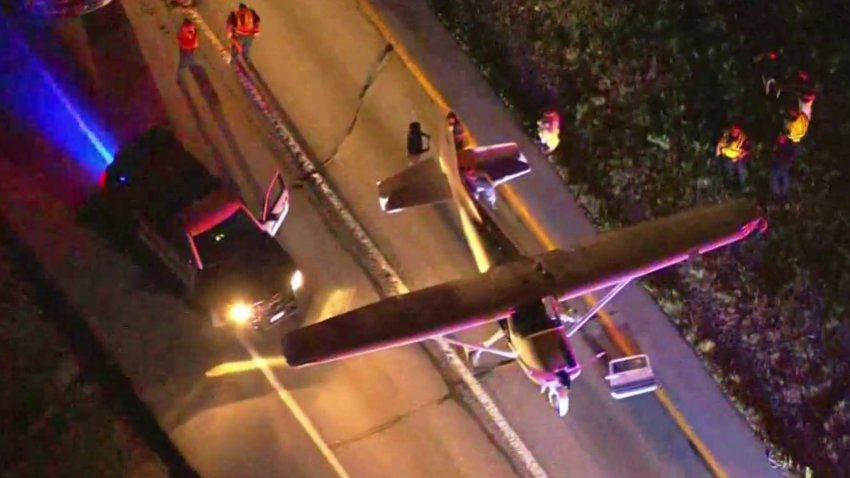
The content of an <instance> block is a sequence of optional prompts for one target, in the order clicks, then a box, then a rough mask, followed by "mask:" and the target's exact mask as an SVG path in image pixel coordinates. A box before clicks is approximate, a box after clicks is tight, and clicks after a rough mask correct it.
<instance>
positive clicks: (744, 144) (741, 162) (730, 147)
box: [714, 125, 750, 186]
mask: <svg viewBox="0 0 850 478" xmlns="http://www.w3.org/2000/svg"><path fill="white" fill-rule="evenodd" d="M714 154H715V156H717V157H720V156H723V157H724V158H725V159H726V160H725V161H723V163H724V169H725V171H726V172H727V174H730V173H732V172H733V171H734V173H736V174H737V176H738V182H739V183H740V185H741V186H744V185H745V183H746V180H747V167H746V160H747V157H748V156H749V154H750V141H749V139H747V135H746V134H744V132H743V131H742V130H741V127H740V126H738V125H732V126H731V127H729V129H728V130H726V131H725V132H724V133H723V135H722V136H721V137H720V140H719V141H717V147H716V148H715V151H714Z"/></svg>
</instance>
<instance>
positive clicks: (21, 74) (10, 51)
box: [0, 15, 114, 175]
mask: <svg viewBox="0 0 850 478" xmlns="http://www.w3.org/2000/svg"><path fill="white" fill-rule="evenodd" d="M0 104H1V105H3V106H7V107H8V109H9V110H10V111H12V112H13V113H14V117H15V119H17V120H20V121H21V122H22V123H23V124H25V125H27V126H29V127H32V128H33V129H35V130H36V131H38V133H39V134H42V135H44V136H45V137H47V138H49V139H50V140H51V141H52V142H53V143H54V144H56V145H58V146H60V147H61V148H62V150H64V151H65V152H67V153H68V154H69V155H70V156H71V157H72V158H73V159H75V160H77V162H78V163H79V164H80V165H81V166H83V167H84V168H85V169H86V170H87V172H89V173H91V174H92V175H97V174H99V173H100V172H101V171H102V170H103V169H104V167H105V166H106V165H108V164H109V163H111V162H112V159H113V151H114V148H112V147H111V145H109V144H108V142H107V141H104V136H103V135H101V134H98V128H96V127H95V126H94V124H93V122H92V121H91V120H89V119H88V118H89V117H88V115H86V114H85V112H84V111H83V109H82V108H80V107H78V106H76V105H75V102H74V101H72V98H71V96H70V95H69V94H68V92H66V91H64V90H63V88H62V87H61V86H60V85H59V84H58V83H57V81H56V80H55V79H54V78H53V76H51V74H50V72H48V71H47V69H46V68H45V67H44V66H43V65H42V64H41V63H40V62H39V60H38V57H37V56H36V54H35V52H33V51H32V50H31V49H30V48H29V46H28V45H27V44H26V42H25V41H24V39H23V38H21V37H20V35H19V34H17V33H16V32H15V31H14V30H13V29H12V28H11V27H10V24H9V21H8V20H7V19H6V17H5V16H4V15H0Z"/></svg>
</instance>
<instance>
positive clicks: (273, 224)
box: [263, 172, 289, 237]
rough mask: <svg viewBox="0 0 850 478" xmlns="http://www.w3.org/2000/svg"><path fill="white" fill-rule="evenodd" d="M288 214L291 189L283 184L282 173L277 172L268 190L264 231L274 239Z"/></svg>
mask: <svg viewBox="0 0 850 478" xmlns="http://www.w3.org/2000/svg"><path fill="white" fill-rule="evenodd" d="M288 212H289V189H287V187H286V183H284V182H283V177H282V176H281V175H280V172H277V173H275V175H274V177H273V178H272V181H271V183H270V184H269V187H268V189H267V190H266V200H265V203H264V204H263V230H265V231H266V233H267V234H268V235H270V236H272V237H274V236H276V235H277V231H278V230H279V229H280V226H281V225H282V224H283V220H284V219H286V214H287V213H288Z"/></svg>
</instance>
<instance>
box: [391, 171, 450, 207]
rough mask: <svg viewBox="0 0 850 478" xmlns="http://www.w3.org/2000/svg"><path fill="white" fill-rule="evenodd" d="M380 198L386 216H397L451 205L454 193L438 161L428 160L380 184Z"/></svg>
mask: <svg viewBox="0 0 850 478" xmlns="http://www.w3.org/2000/svg"><path fill="white" fill-rule="evenodd" d="M378 196H379V199H380V204H381V209H382V210H383V211H384V212H397V211H400V210H402V209H406V208H409V207H414V206H423V205H425V204H433V203H436V202H441V201H449V200H451V198H452V191H451V188H450V187H449V183H448V180H447V179H446V176H445V175H444V174H443V171H442V170H441V169H440V165H439V163H437V161H435V160H434V159H430V158H429V159H425V160H422V161H419V162H417V163H415V164H413V165H411V166H408V167H407V168H405V169H404V170H402V171H401V172H399V173H397V174H395V175H393V176H391V177H389V178H387V179H385V180H383V181H380V182H378Z"/></svg>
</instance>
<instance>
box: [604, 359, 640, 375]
mask: <svg viewBox="0 0 850 478" xmlns="http://www.w3.org/2000/svg"><path fill="white" fill-rule="evenodd" d="M647 365H649V364H648V362H647V360H646V357H635V358H633V359H630V360H624V361H622V362H616V363H614V364H612V366H613V368H614V370H613V371H614V373H623V372H628V371H631V370H637V369H641V368H645V367H646V366H647Z"/></svg>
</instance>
